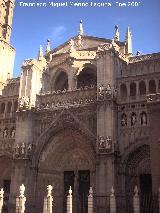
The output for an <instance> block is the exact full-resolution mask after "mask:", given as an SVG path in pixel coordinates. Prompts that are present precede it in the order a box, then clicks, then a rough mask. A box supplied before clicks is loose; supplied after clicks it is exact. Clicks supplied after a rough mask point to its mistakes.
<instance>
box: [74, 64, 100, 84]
mask: <svg viewBox="0 0 160 213" xmlns="http://www.w3.org/2000/svg"><path fill="white" fill-rule="evenodd" d="M96 85H97V75H96V71H95V70H94V69H92V68H90V67H86V68H84V69H83V70H82V71H81V72H80V74H79V75H78V77H77V88H81V87H82V88H84V87H85V86H88V87H90V86H96Z"/></svg>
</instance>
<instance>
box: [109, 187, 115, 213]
mask: <svg viewBox="0 0 160 213" xmlns="http://www.w3.org/2000/svg"><path fill="white" fill-rule="evenodd" d="M110 213H116V198H115V194H114V188H113V186H112V189H111V195H110Z"/></svg>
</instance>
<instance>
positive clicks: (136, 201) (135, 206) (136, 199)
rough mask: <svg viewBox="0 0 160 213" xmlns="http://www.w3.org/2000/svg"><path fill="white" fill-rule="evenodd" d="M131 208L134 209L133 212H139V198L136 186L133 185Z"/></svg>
mask: <svg viewBox="0 0 160 213" xmlns="http://www.w3.org/2000/svg"><path fill="white" fill-rule="evenodd" d="M133 209H134V213H140V200H139V195H138V188H137V186H135V188H134V197H133Z"/></svg>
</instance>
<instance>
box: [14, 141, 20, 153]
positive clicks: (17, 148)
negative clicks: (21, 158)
mask: <svg viewBox="0 0 160 213" xmlns="http://www.w3.org/2000/svg"><path fill="white" fill-rule="evenodd" d="M15 155H19V144H18V143H17V144H16V146H15Z"/></svg>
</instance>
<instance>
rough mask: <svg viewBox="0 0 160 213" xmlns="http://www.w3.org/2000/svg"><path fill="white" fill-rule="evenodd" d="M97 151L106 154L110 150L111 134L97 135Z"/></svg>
mask: <svg viewBox="0 0 160 213" xmlns="http://www.w3.org/2000/svg"><path fill="white" fill-rule="evenodd" d="M97 145H98V152H99V153H100V154H107V153H110V152H112V138H111V136H106V137H104V136H98V139H97Z"/></svg>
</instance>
